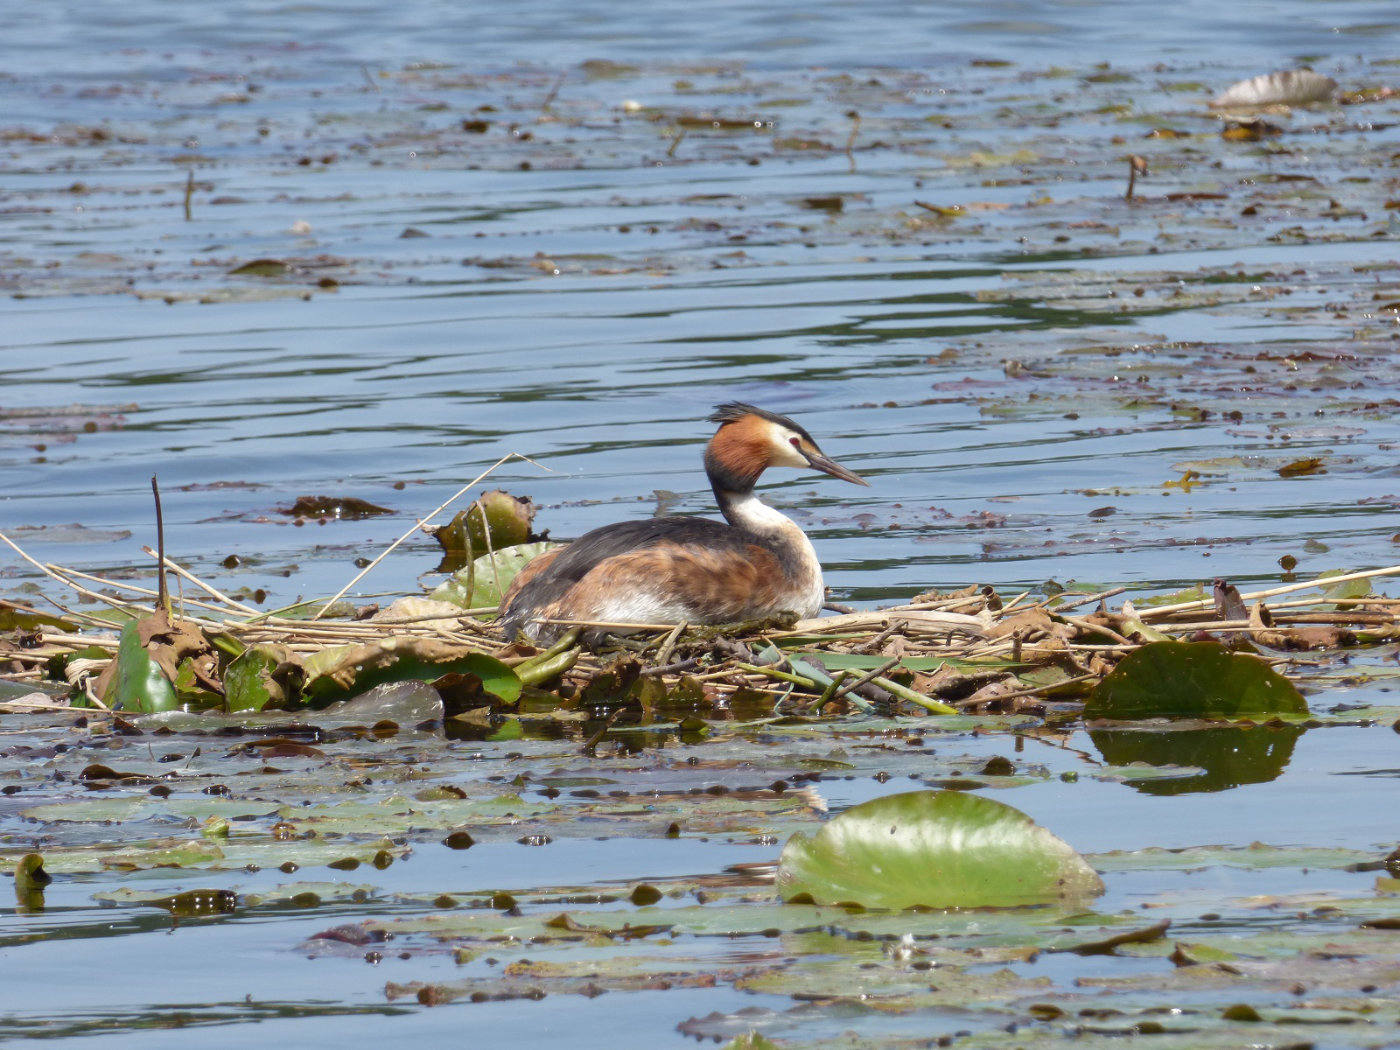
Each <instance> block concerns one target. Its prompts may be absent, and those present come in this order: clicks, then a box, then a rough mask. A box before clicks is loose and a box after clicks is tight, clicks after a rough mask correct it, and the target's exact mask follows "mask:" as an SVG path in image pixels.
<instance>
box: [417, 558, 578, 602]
mask: <svg viewBox="0 0 1400 1050" xmlns="http://www.w3.org/2000/svg"><path fill="white" fill-rule="evenodd" d="M558 546H560V544H558V543H546V542H540V543H517V544H516V545H515V546H513V547H502V548H501V549H500V550H498V551H496V552H494V553H493V554H483V555H482V556H481V557H479V558H476V559H474V560H473V561H472V562H471V563H470V564H468V565H467V566H466V568H463V569H459V570H458V571H457V572H455V573H453V574H452V578H451V579H449V580H447V581H446V582H444V583H442V584H440V585H439V586H438V588H437V589H436V590H434V591H433V592H432V593H431V594H430V595H428V597H429V598H432V599H434V600H435V601H440V602H451V603H452V604H453V605H459V606H461V607H462V608H463V609H479V608H482V607H484V606H487V605H499V604H500V601H501V597H502V596H503V595H504V594H505V592H506V590H507V589H508V588H509V587H510V581H511V580H513V579H515V574H516V573H518V572H519V571H520V570H521V569H523V568H524V567H525V566H526V565H527V564H528V563H529V562H531V561H533V560H534V559H535V558H538V557H539V556H540V555H541V554H543V553H544V552H545V551H548V550H553V549H554V548H555V547H558Z"/></svg>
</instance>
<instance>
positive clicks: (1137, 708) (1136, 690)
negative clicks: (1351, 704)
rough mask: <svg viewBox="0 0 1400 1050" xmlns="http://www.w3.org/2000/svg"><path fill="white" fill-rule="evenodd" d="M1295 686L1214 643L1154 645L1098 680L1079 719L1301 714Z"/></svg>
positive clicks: (1253, 660) (1304, 705) (1303, 712)
mask: <svg viewBox="0 0 1400 1050" xmlns="http://www.w3.org/2000/svg"><path fill="white" fill-rule="evenodd" d="M1307 713H1308V705H1307V702H1306V701H1305V700H1304V699H1303V695H1302V694H1301V693H1300V692H1298V687H1297V686H1295V685H1294V684H1293V683H1292V682H1290V681H1289V680H1288V679H1287V678H1285V677H1283V675H1281V674H1279V673H1278V672H1277V671H1275V670H1273V669H1272V668H1271V667H1269V665H1268V664H1266V663H1265V662H1264V661H1263V660H1261V659H1259V658H1258V657H1256V656H1251V655H1248V654H1245V653H1232V652H1230V651H1229V650H1228V649H1226V648H1225V647H1224V646H1223V645H1221V644H1220V643H1219V642H1153V643H1151V644H1150V645H1144V646H1143V647H1142V648H1141V649H1138V650H1136V651H1135V652H1132V653H1130V654H1128V656H1126V657H1125V658H1124V659H1123V662H1122V663H1120V664H1119V665H1118V666H1117V667H1116V668H1114V670H1113V672H1112V673H1111V674H1110V675H1109V676H1108V677H1107V678H1105V679H1104V680H1103V681H1102V682H1100V683H1099V684H1098V685H1097V686H1096V687H1095V688H1094V691H1093V693H1092V694H1090V696H1089V700H1088V703H1086V704H1085V706H1084V717H1085V718H1088V719H1093V718H1111V719H1118V720H1121V721H1132V720H1136V719H1142V718H1206V719H1226V720H1229V719H1243V718H1255V719H1268V718H1274V717H1277V716H1280V715H1290V716H1296V715H1306V714H1307Z"/></svg>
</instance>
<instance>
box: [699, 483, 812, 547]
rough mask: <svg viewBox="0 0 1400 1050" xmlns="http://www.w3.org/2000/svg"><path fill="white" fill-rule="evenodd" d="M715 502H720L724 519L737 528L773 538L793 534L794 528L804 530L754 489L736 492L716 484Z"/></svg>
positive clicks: (799, 530) (798, 530)
mask: <svg viewBox="0 0 1400 1050" xmlns="http://www.w3.org/2000/svg"><path fill="white" fill-rule="evenodd" d="M715 502H716V503H718V504H719V510H720V513H721V514H723V515H724V520H725V521H727V522H729V524H731V525H733V526H734V527H735V528H739V529H747V530H748V531H749V532H754V533H757V534H758V535H760V536H763V537H765V538H773V539H776V538H778V537H780V536H783V537H787V536H791V535H792V532H793V531H794V530H796V531H797V532H799V533H800V532H801V531H802V530H801V529H800V528H798V525H797V522H795V521H793V520H792V519H791V518H789V517H788V516H787V515H786V514H784V513H782V512H781V511H777V510H774V509H773V508H772V507H770V506H768V504H766V503H764V502H763V501H762V500H761V499H759V498H758V497H757V496H755V495H754V493H753V489H745V490H740V491H738V492H735V491H731V490H728V489H722V488H720V487H719V486H718V485H716V486H715Z"/></svg>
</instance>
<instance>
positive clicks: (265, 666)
mask: <svg viewBox="0 0 1400 1050" xmlns="http://www.w3.org/2000/svg"><path fill="white" fill-rule="evenodd" d="M289 655H290V654H289V653H288V652H287V650H286V649H285V648H284V647H282V646H271V645H256V646H253V647H252V648H250V649H248V650H246V651H245V652H244V653H243V654H242V655H241V656H239V657H238V659H236V660H234V661H233V662H232V663H231V664H229V665H228V670H227V671H225V672H224V695H225V698H226V700H225V703H226V705H227V707H228V709H229V710H230V711H261V710H262V709H263V708H264V707H268V706H269V705H270V706H271V707H272V708H273V709H274V710H275V709H277V708H281V707H284V706H286V703H287V700H288V697H287V694H286V690H285V689H284V688H283V686H282V683H281V682H279V681H277V679H276V678H274V677H273V672H274V671H275V670H276V669H277V667H278V666H279V665H280V664H282V663H284V662H285V661H286V660H287V659H288V658H289Z"/></svg>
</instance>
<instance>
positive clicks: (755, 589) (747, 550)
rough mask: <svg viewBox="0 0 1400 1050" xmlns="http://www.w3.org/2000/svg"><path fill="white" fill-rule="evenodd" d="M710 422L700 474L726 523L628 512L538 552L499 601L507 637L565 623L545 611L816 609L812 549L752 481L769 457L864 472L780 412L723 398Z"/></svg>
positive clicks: (625, 619) (701, 616)
mask: <svg viewBox="0 0 1400 1050" xmlns="http://www.w3.org/2000/svg"><path fill="white" fill-rule="evenodd" d="M710 422H711V423H718V424H719V430H718V431H716V433H715V436H714V437H712V438H711V439H710V443H709V444H708V445H707V446H705V473H706V474H707V475H708V476H709V479H710V486H711V488H713V489H714V492H715V502H716V503H717V504H719V509H720V513H722V514H723V515H724V521H723V522H719V521H715V520H714V519H712V518H690V517H665V518H651V519H649V520H647V521H624V522H619V523H618V524H616V525H604V526H603V527H602V528H599V529H594V530H593V531H592V532H589V533H587V534H585V535H583V536H581V537H579V538H578V539H576V540H574V542H573V543H570V544H568V545H567V546H564V547H559V548H557V549H555V550H552V551H549V552H547V553H545V554H542V555H540V556H539V557H538V558H536V559H535V560H534V561H532V562H530V563H529V564H528V565H526V566H525V568H523V569H521V570H520V573H519V574H518V575H517V576H516V577H515V579H514V581H512V583H511V585H510V589H509V590H508V591H507V592H506V595H505V598H504V599H503V600H502V602H501V616H500V621H499V622H500V625H501V627H502V628H503V629H504V630H505V632H506V636H507V637H508V638H509V637H514V636H515V634H516V633H517V632H523V633H524V634H525V635H526V636H527V637H529V638H535V639H548V638H553V637H556V636H558V635H559V634H562V633H563V632H564V631H566V630H568V627H567V625H565V624H558V625H556V624H551V623H549V622H548V621H553V620H583V621H588V622H593V623H694V624H713V623H733V622H736V621H739V620H749V619H756V618H759V617H765V616H774V615H777V614H779V613H785V612H790V613H796V614H797V615H798V616H815V615H816V614H817V613H818V612H819V611H821V607H822V603H823V601H824V600H825V596H826V590H825V587H824V586H823V584H822V567H821V563H820V562H818V561H817V552H816V551H814V550H813V549H812V544H811V541H810V540H808V539H807V537H806V535H805V534H804V533H803V531H802V530H801V529H800V528H798V526H797V523H796V522H794V521H792V520H791V519H790V518H788V517H786V516H785V515H783V514H780V513H779V512H778V511H776V510H774V509H773V508H772V507H769V506H767V505H766V504H764V503H762V502H761V501H760V500H759V499H758V497H757V496H755V495H754V494H753V487H754V484H755V483H756V482H757V481H758V478H759V475H761V474H762V473H763V472H764V471H765V470H767V469H768V468H769V467H796V468H798V469H804V468H810V469H812V470H819V471H821V472H822V473H823V474H830V475H831V476H832V477H834V478H840V479H841V480H842V481H851V482H854V483H855V484H857V485H866V484H868V482H867V481H865V479H864V478H862V477H860V476H859V475H858V474H855V473H853V472H851V471H849V470H847V469H846V468H845V467H843V466H841V465H840V464H839V463H835V462H833V461H832V460H830V459H827V458H826V456H824V455H822V451H821V449H819V448H818V447H817V443H816V442H815V441H813V440H812V435H810V434H808V433H807V431H805V430H803V429H802V428H801V427H800V426H798V425H797V424H796V423H794V422H793V421H792V420H790V419H788V418H787V417H786V416H780V415H777V414H775V413H773V412H767V411H764V410H763V409H761V408H755V407H754V406H753V405H746V404H743V403H741V402H738V401H728V402H726V403H724V404H722V405H717V406H716V407H715V412H714V415H712V416H710ZM726 523H727V524H726ZM542 621H544V622H542Z"/></svg>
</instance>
